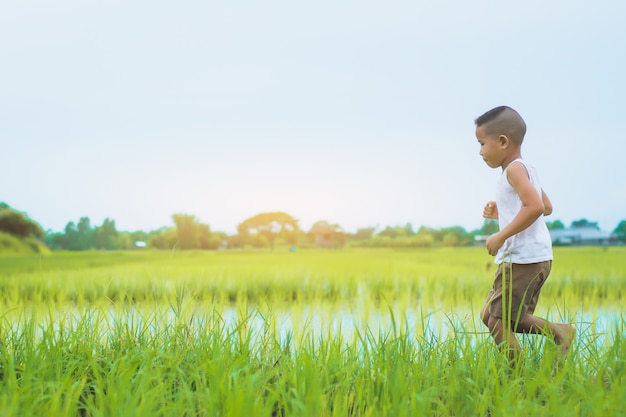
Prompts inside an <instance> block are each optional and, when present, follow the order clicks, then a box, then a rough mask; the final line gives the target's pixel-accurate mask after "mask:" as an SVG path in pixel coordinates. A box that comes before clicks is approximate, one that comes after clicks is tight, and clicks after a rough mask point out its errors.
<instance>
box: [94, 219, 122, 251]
mask: <svg viewBox="0 0 626 417" xmlns="http://www.w3.org/2000/svg"><path fill="white" fill-rule="evenodd" d="M118 234H119V233H118V231H117V229H116V228H115V220H111V219H109V218H108V217H107V218H106V219H104V221H103V222H102V225H101V226H98V227H96V228H95V229H94V231H93V235H94V238H93V240H94V243H95V247H96V248H97V249H105V250H111V249H117V236H118Z"/></svg>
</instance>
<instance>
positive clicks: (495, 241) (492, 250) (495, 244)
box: [485, 232, 505, 256]
mask: <svg viewBox="0 0 626 417" xmlns="http://www.w3.org/2000/svg"><path fill="white" fill-rule="evenodd" d="M504 241H505V239H503V238H502V235H501V234H500V233H499V232H498V233H494V234H493V235H491V236H489V237H488V238H487V241H486V242H485V245H486V246H487V252H489V255H491V256H496V254H497V253H498V250H499V249H500V248H501V247H502V245H504Z"/></svg>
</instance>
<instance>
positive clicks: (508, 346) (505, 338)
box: [487, 316, 522, 362]
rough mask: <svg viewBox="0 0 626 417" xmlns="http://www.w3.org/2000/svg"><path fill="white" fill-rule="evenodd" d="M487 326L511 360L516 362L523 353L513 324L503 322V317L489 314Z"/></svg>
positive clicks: (497, 343)
mask: <svg viewBox="0 0 626 417" xmlns="http://www.w3.org/2000/svg"><path fill="white" fill-rule="evenodd" d="M487 327H489V331H490V332H491V336H492V337H493V340H494V341H495V342H496V345H498V347H499V348H500V349H501V350H505V352H506V355H507V357H508V358H509V360H510V361H511V362H515V361H516V360H517V358H518V357H519V356H520V354H521V353H522V347H521V346H520V344H519V342H518V340H517V338H516V337H515V333H514V332H513V326H512V325H511V324H508V325H507V324H505V323H503V321H502V319H500V318H498V317H494V316H489V319H488V324H487Z"/></svg>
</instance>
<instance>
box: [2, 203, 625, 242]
mask: <svg viewBox="0 0 626 417" xmlns="http://www.w3.org/2000/svg"><path fill="white" fill-rule="evenodd" d="M172 222H173V225H172V226H169V227H162V228H160V229H157V230H152V231H149V232H145V231H141V230H140V231H134V232H128V231H119V230H117V227H116V225H115V220H113V219H109V218H106V219H104V221H103V222H102V224H101V225H95V226H94V225H92V224H91V221H90V219H89V217H81V218H80V219H79V220H78V222H76V223H74V222H73V221H70V222H68V223H67V225H66V226H65V229H64V230H63V231H62V232H52V231H44V230H43V228H42V227H41V226H40V225H39V224H38V223H37V222H36V221H34V220H32V219H30V218H29V217H28V215H26V213H24V212H20V211H18V210H15V209H13V208H11V207H10V206H9V205H8V204H6V203H0V233H6V234H9V235H12V236H16V237H20V238H28V239H38V240H40V241H43V242H44V243H45V244H46V245H47V246H48V247H49V248H51V249H52V250H75V251H78V250H127V249H139V248H151V249H167V250H173V249H181V250H188V249H200V250H216V249H242V248H243V249H245V248H256V249H262V248H267V249H274V248H275V247H277V246H287V247H294V248H295V247H328V248H337V247H345V246H349V247H396V248H402V247H404V248H411V247H437V246H450V247H454V246H470V245H474V244H475V243H476V241H477V237H480V236H487V235H490V234H492V233H495V232H496V231H497V230H498V224H497V221H495V220H489V219H486V220H485V221H484V223H483V225H482V226H481V227H480V228H478V229H476V230H472V231H467V230H466V229H464V228H463V227H461V226H452V227H444V228H440V229H437V228H430V227H426V226H421V227H419V228H417V229H414V228H413V226H412V225H411V224H410V223H408V224H405V225H402V226H386V227H384V228H379V227H377V226H372V227H364V228H360V229H358V230H357V231H356V232H355V233H348V232H346V231H344V230H343V228H342V227H341V226H340V225H338V224H334V223H330V222H327V221H318V222H316V223H315V224H314V225H313V226H312V227H311V228H310V229H309V230H303V229H302V228H301V227H300V226H299V224H298V220H297V219H295V218H294V217H293V216H291V215H289V214H287V213H284V212H269V213H260V214H257V215H255V216H252V217H250V218H248V219H245V220H244V221H243V222H241V223H240V224H239V225H238V226H237V233H235V234H232V235H228V234H226V233H224V232H219V231H213V230H211V228H210V226H209V225H208V224H205V223H202V222H200V221H199V220H198V219H197V218H196V216H194V215H191V214H174V215H173V216H172ZM589 225H597V224H596V223H591V222H589V221H587V220H586V219H580V220H576V221H574V222H573V223H572V225H571V227H584V226H589ZM548 228H550V229H562V228H565V225H564V224H563V223H562V222H561V221H560V220H555V221H553V222H549V223H548ZM613 233H615V234H616V235H618V236H620V237H622V238H624V239H626V220H622V221H621V222H620V223H619V225H618V226H617V227H616V228H615V230H614V231H613Z"/></svg>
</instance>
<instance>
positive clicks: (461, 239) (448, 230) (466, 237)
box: [440, 226, 474, 246]
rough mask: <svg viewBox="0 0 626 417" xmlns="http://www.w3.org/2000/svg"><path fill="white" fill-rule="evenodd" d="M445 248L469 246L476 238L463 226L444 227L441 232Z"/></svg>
mask: <svg viewBox="0 0 626 417" xmlns="http://www.w3.org/2000/svg"><path fill="white" fill-rule="evenodd" d="M440 234H442V235H443V236H442V238H441V243H442V244H443V246H467V245H470V244H471V243H472V242H473V241H474V236H473V235H472V234H471V233H468V232H467V231H466V230H465V229H464V228H463V227H461V226H452V227H444V228H442V229H441V230H440Z"/></svg>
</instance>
